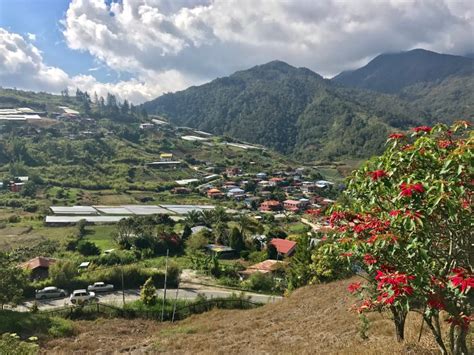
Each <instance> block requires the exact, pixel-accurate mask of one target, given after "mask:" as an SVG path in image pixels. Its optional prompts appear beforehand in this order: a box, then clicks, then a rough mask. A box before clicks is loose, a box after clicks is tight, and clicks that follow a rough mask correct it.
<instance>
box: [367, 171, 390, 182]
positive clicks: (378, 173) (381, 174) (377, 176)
mask: <svg viewBox="0 0 474 355" xmlns="http://www.w3.org/2000/svg"><path fill="white" fill-rule="evenodd" d="M369 175H370V177H371V178H372V180H374V181H376V180H378V179H381V178H384V177H386V176H388V175H387V173H386V172H385V171H384V170H375V171H369Z"/></svg>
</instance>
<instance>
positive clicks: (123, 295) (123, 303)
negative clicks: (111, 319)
mask: <svg viewBox="0 0 474 355" xmlns="http://www.w3.org/2000/svg"><path fill="white" fill-rule="evenodd" d="M120 271H121V272H122V307H125V283H124V281H123V263H121V265H120Z"/></svg>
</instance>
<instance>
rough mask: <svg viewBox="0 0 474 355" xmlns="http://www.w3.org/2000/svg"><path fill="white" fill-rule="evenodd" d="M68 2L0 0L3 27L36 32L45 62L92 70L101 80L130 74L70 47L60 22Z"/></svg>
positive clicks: (69, 69)
mask: <svg viewBox="0 0 474 355" xmlns="http://www.w3.org/2000/svg"><path fill="white" fill-rule="evenodd" d="M68 6H69V0H0V27H3V28H6V29H7V30H8V31H10V32H15V33H18V34H21V35H23V36H26V35H27V34H28V33H32V34H34V35H36V40H35V41H33V44H34V45H35V46H36V47H37V48H38V49H39V50H40V51H41V52H42V55H43V59H44V62H45V64H47V65H50V66H54V67H59V68H61V69H63V70H64V71H65V72H66V73H68V74H69V75H71V76H74V75H78V74H90V75H92V76H94V77H95V78H96V79H97V80H99V81H101V82H116V81H117V80H118V79H119V78H120V77H122V78H125V77H127V76H126V75H125V74H123V73H122V74H121V75H120V74H119V73H117V72H116V71H114V70H110V69H109V68H108V67H107V66H105V65H104V64H101V63H100V62H98V61H97V60H94V57H93V56H92V55H90V54H89V53H88V52H86V51H77V50H71V49H69V47H68V46H67V45H66V42H65V40H64V35H63V34H62V29H63V25H62V24H61V23H60V21H61V19H63V18H64V17H65V14H66V11H67V9H68ZM90 69H93V70H90ZM94 69H96V70H94Z"/></svg>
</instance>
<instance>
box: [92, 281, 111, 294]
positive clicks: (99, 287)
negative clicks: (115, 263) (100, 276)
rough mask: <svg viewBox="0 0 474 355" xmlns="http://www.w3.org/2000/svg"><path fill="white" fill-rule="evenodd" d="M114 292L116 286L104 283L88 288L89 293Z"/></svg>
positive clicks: (95, 283)
mask: <svg viewBox="0 0 474 355" xmlns="http://www.w3.org/2000/svg"><path fill="white" fill-rule="evenodd" d="M113 290H114V285H110V284H106V283H104V282H94V284H93V285H89V286H87V291H94V292H110V291H113Z"/></svg>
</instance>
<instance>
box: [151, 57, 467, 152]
mask: <svg viewBox="0 0 474 355" xmlns="http://www.w3.org/2000/svg"><path fill="white" fill-rule="evenodd" d="M143 108H145V109H146V110H147V111H148V112H149V113H152V114H160V115H163V116H165V117H167V118H168V119H170V120H171V121H172V122H173V123H175V124H177V125H183V126H190V127H194V128H199V129H201V130H207V131H210V132H213V133H217V134H227V135H230V136H232V137H234V138H238V139H243V140H246V141H249V142H253V143H258V144H263V145H266V146H268V147H271V148H274V149H276V150H278V151H279V152H282V153H285V154H291V155H293V156H295V157H297V158H300V159H304V160H307V161H311V160H319V159H340V158H342V159H344V158H365V157H369V156H371V155H374V154H377V153H380V152H381V150H382V149H383V146H384V142H385V137H386V136H387V134H388V132H390V131H394V130H406V129H408V128H409V127H412V126H414V125H418V124H431V123H434V122H437V121H442V122H450V121H452V120H455V119H459V118H463V119H471V118H472V117H473V113H474V59H473V58H468V57H460V56H454V55H445V54H438V53H435V52H430V51H426V50H422V49H416V50H412V51H409V52H402V53H394V54H382V55H379V56H377V57H376V58H375V59H373V60H372V61H370V62H369V63H368V64H367V65H366V66H364V67H362V68H360V69H357V70H353V71H350V72H343V73H341V74H339V75H337V76H336V77H334V78H333V79H332V80H328V79H324V78H323V77H321V76H320V75H319V74H317V73H315V72H313V71H311V70H309V69H306V68H295V67H293V66H291V65H289V64H287V63H284V62H281V61H272V62H270V63H267V64H264V65H258V66H255V67H253V68H250V69H248V70H243V71H239V72H236V73H234V74H232V75H230V76H228V77H223V78H218V79H215V80H213V81H211V82H209V83H207V84H204V85H200V86H194V87H190V88H188V89H186V90H184V91H180V92H176V93H169V94H165V95H162V96H160V97H158V98H157V99H155V100H152V101H149V102H146V103H145V104H143Z"/></svg>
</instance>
